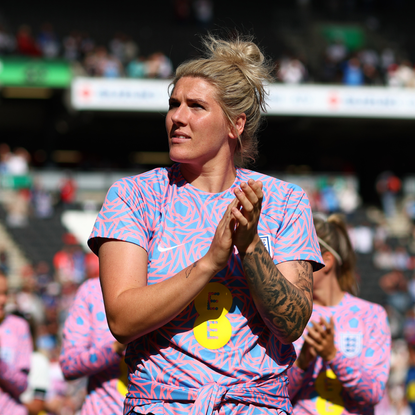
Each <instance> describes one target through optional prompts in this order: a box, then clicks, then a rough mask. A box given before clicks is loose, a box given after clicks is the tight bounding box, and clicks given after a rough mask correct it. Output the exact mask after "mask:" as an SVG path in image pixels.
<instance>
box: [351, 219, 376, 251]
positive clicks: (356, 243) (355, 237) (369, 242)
mask: <svg viewBox="0 0 415 415" xmlns="http://www.w3.org/2000/svg"><path fill="white" fill-rule="evenodd" d="M348 231H349V235H350V240H351V242H352V245H353V248H354V250H355V251H356V252H358V253H360V254H370V253H372V252H373V232H372V229H371V228H370V226H369V225H368V224H364V223H363V224H361V225H358V226H355V227H353V228H349V229H348Z"/></svg>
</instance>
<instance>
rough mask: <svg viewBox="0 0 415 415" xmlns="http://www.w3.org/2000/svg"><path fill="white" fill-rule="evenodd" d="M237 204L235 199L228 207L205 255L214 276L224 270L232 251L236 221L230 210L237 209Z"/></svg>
mask: <svg viewBox="0 0 415 415" xmlns="http://www.w3.org/2000/svg"><path fill="white" fill-rule="evenodd" d="M238 204H239V202H238V199H236V198H235V199H234V200H233V201H232V202H231V203H230V204H229V205H228V207H227V209H226V211H225V214H224V215H223V217H222V219H221V220H220V222H219V223H218V226H217V228H216V232H215V235H214V237H213V240H212V243H211V245H210V248H209V250H208V252H207V253H206V255H205V259H207V260H208V261H207V262H208V263H209V264H210V266H212V267H213V271H214V273H215V274H216V273H218V272H219V271H221V270H222V269H223V268H225V266H226V264H227V262H228V260H229V257H230V255H231V253H232V251H233V246H234V244H233V235H234V231H235V224H236V220H235V216H234V215H233V213H232V209H233V208H235V207H238Z"/></svg>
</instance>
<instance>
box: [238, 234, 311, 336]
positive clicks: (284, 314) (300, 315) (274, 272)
mask: <svg viewBox="0 0 415 415" xmlns="http://www.w3.org/2000/svg"><path fill="white" fill-rule="evenodd" d="M241 259H242V263H243V267H244V270H245V275H246V279H247V282H248V285H249V288H250V290H251V293H252V296H253V299H254V301H255V304H256V306H257V308H258V311H259V312H260V314H261V316H262V318H263V319H264V322H265V323H266V324H267V326H268V327H269V328H270V330H271V331H272V332H273V333H274V334H275V335H276V336H277V338H278V339H280V340H281V341H282V342H283V343H290V342H293V341H295V340H296V339H297V338H298V337H300V336H301V334H302V332H303V330H304V328H305V326H306V324H307V322H308V320H309V318H310V316H311V312H312V299H313V272H312V267H311V264H310V263H309V262H307V261H296V262H294V263H293V266H296V273H297V276H298V278H297V281H296V282H295V285H294V284H292V283H291V282H290V281H288V280H287V279H286V278H285V277H284V276H283V275H282V274H281V272H280V271H279V270H278V268H277V267H276V266H275V264H274V262H273V261H272V259H271V257H270V255H269V254H268V252H267V250H266V249H265V247H264V244H263V243H262V242H258V243H257V245H256V246H255V249H254V251H253V252H250V253H246V254H244V255H241ZM294 264H295V265H294Z"/></svg>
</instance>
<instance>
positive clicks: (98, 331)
mask: <svg viewBox="0 0 415 415" xmlns="http://www.w3.org/2000/svg"><path fill="white" fill-rule="evenodd" d="M125 348H126V346H125V345H123V344H121V343H119V342H118V341H116V340H115V339H114V337H113V336H112V334H111V332H110V330H109V328H108V323H107V320H106V316H105V309H104V301H103V299H102V292H101V286H100V283H99V278H98V277H95V278H92V279H89V280H87V281H86V282H84V283H83V284H82V285H81V286H80V288H79V290H78V291H77V294H76V296H75V299H74V302H73V304H72V306H71V307H70V310H69V314H68V318H67V319H66V321H65V324H64V328H63V342H62V351H61V355H60V358H59V361H60V365H61V368H62V372H63V374H64V376H65V378H66V379H68V380H73V379H79V378H82V377H85V376H86V377H87V378H88V389H87V390H88V394H87V396H86V398H85V402H84V404H83V406H82V409H81V415H92V414H97V413H103V414H104V413H108V414H110V413H111V414H114V415H117V414H119V415H121V414H122V410H123V402H124V397H125V394H126V393H127V378H126V375H127V367H126V365H125V363H124V353H125Z"/></svg>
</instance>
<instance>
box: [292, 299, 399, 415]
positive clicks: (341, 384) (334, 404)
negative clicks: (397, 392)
mask: <svg viewBox="0 0 415 415" xmlns="http://www.w3.org/2000/svg"><path fill="white" fill-rule="evenodd" d="M320 316H322V317H323V318H324V319H327V320H329V319H330V316H333V317H334V325H335V339H334V340H335V345H336V348H337V354H336V356H335V358H334V359H333V360H332V361H329V362H327V363H324V361H323V359H322V358H321V357H317V359H316V360H315V361H314V363H313V364H312V365H310V367H309V368H308V369H307V370H306V371H303V370H301V369H300V368H298V367H297V366H293V367H292V368H291V369H290V370H289V371H288V374H289V376H288V378H289V382H290V383H289V391H290V397H291V399H292V401H293V405H294V414H296V415H297V414H298V415H303V414H319V415H326V414H331V415H348V414H362V415H369V414H373V413H374V406H375V405H376V404H377V403H378V402H379V401H380V400H381V399H382V397H383V394H384V392H385V386H386V382H387V379H388V376H389V362H390V347H391V334H390V329H389V325H388V320H387V316H386V312H385V310H384V309H383V307H381V306H380V305H378V304H375V303H371V302H368V301H365V300H362V299H360V298H357V297H354V296H352V295H350V294H348V293H346V294H345V295H344V297H343V299H342V301H341V302H340V304H338V305H336V306H334V307H323V306H320V305H316V304H315V305H314V310H313V314H312V316H311V319H310V322H311V321H319V320H320ZM309 324H311V323H309ZM303 343H304V339H303V338H302V337H301V338H300V339H298V340H297V341H296V342H295V348H296V350H297V351H298V352H299V351H300V350H301V347H302V345H303Z"/></svg>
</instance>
